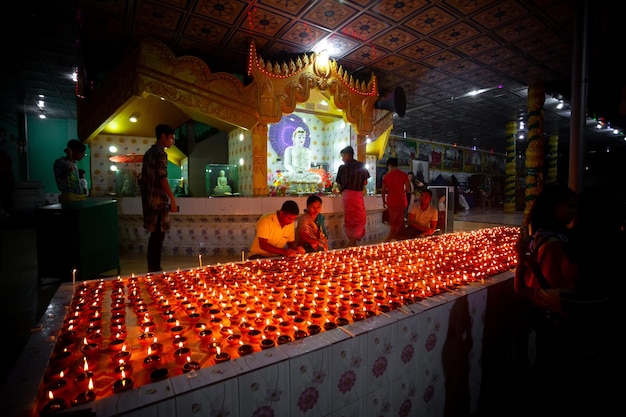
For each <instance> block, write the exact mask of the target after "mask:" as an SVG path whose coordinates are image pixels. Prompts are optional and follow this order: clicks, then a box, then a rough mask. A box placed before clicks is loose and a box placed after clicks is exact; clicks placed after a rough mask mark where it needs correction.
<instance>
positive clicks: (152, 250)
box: [140, 125, 178, 272]
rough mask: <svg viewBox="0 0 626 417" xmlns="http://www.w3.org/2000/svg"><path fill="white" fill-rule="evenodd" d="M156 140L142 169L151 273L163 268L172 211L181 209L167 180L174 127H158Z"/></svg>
mask: <svg viewBox="0 0 626 417" xmlns="http://www.w3.org/2000/svg"><path fill="white" fill-rule="evenodd" d="M155 134H156V143H155V144H154V145H152V147H150V149H148V150H147V151H146V153H145V154H144V156H143V166H142V168H141V178H140V184H141V206H142V209H143V227H144V229H146V230H147V231H148V232H150V238H149V239H148V250H147V252H148V253H147V258H148V272H157V271H162V270H163V268H162V267H161V251H162V249H163V241H164V240H165V232H167V231H168V230H169V229H170V219H169V212H170V211H171V212H172V213H175V212H177V211H178V205H177V204H176V198H175V197H174V193H173V192H172V189H171V188H170V183H169V181H168V179H167V154H166V153H165V149H166V148H170V147H172V146H173V145H174V141H175V138H174V129H172V128H171V127H169V126H168V125H158V126H157V127H156V128H155Z"/></svg>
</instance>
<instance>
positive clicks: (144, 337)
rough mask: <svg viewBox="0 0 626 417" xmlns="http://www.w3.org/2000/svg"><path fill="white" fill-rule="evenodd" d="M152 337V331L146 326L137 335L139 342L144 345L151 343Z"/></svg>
mask: <svg viewBox="0 0 626 417" xmlns="http://www.w3.org/2000/svg"><path fill="white" fill-rule="evenodd" d="M152 339H154V333H153V332H151V331H150V329H149V328H148V327H146V328H145V329H144V331H143V333H141V334H140V335H139V343H140V344H142V345H144V346H145V345H147V344H149V343H151V342H152Z"/></svg>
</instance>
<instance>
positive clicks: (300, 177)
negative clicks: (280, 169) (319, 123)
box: [284, 127, 322, 185]
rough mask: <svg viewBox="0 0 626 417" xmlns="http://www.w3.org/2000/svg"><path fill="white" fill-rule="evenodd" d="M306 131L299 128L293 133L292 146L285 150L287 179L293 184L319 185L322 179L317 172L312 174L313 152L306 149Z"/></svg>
mask: <svg viewBox="0 0 626 417" xmlns="http://www.w3.org/2000/svg"><path fill="white" fill-rule="evenodd" d="M305 141H306V131H305V130H304V129H303V128H301V127H297V128H296V129H295V130H294V131H293V137H292V143H293V145H292V146H289V147H287V148H286V149H285V155H284V157H285V170H286V172H285V174H284V175H285V178H286V179H287V180H288V181H289V182H292V183H313V184H316V185H317V184H318V183H319V182H321V181H322V177H320V175H319V174H317V173H315V172H310V171H309V169H310V168H311V151H310V150H309V149H308V148H305V147H304V142H305Z"/></svg>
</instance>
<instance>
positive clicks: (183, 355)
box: [174, 343, 191, 365]
mask: <svg viewBox="0 0 626 417" xmlns="http://www.w3.org/2000/svg"><path fill="white" fill-rule="evenodd" d="M189 355H191V349H189V348H188V347H187V346H184V345H183V344H182V343H180V344H179V345H178V349H176V350H175V351H174V360H175V361H176V363H178V364H181V365H182V364H183V363H185V362H186V361H187V356H189Z"/></svg>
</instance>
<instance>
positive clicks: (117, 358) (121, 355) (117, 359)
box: [111, 345, 131, 364]
mask: <svg viewBox="0 0 626 417" xmlns="http://www.w3.org/2000/svg"><path fill="white" fill-rule="evenodd" d="M130 356H131V353H130V352H129V351H127V350H126V345H123V346H122V349H121V350H120V351H119V352H117V353H115V354H114V355H113V356H111V361H113V363H117V364H121V363H125V364H126V363H128V361H130Z"/></svg>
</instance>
